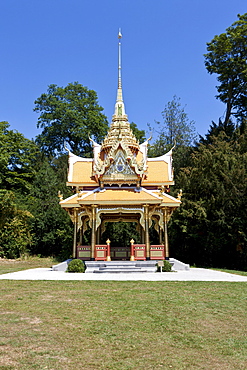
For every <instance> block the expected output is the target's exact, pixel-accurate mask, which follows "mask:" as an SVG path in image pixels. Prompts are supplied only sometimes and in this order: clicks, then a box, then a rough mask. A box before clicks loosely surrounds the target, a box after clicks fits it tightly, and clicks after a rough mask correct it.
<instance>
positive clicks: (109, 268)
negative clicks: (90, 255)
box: [85, 261, 157, 274]
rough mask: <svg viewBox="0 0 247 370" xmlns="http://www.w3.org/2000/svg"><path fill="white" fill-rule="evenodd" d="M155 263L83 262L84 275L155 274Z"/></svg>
mask: <svg viewBox="0 0 247 370" xmlns="http://www.w3.org/2000/svg"><path fill="white" fill-rule="evenodd" d="M156 263H157V261H110V262H106V261H85V264H86V266H87V268H86V271H85V273H92V272H93V273H117V274H119V273H135V272H138V273H140V272H156V270H157V268H156V266H155V265H156Z"/></svg>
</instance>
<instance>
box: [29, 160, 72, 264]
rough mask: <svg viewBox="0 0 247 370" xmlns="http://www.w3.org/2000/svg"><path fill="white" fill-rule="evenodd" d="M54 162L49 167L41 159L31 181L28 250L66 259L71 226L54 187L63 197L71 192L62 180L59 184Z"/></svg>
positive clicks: (68, 251)
mask: <svg viewBox="0 0 247 370" xmlns="http://www.w3.org/2000/svg"><path fill="white" fill-rule="evenodd" d="M58 162H59V163H58V165H57V166H56V167H54V168H53V166H51V164H50V163H49V162H48V160H47V159H46V160H44V163H43V164H42V166H41V167H40V170H39V171H38V172H37V174H36V176H35V179H34V182H33V187H32V191H31V196H30V197H29V209H30V211H31V212H32V214H33V216H34V218H33V220H32V230H33V234H34V236H33V244H32V249H31V252H32V253H35V254H41V255H43V256H51V255H56V256H62V257H64V258H66V257H69V255H70V254H71V251H72V235H73V229H72V223H71V221H70V218H69V216H68V215H67V213H66V212H64V210H63V209H62V208H61V207H60V205H59V199H58V190H60V191H62V193H63V194H64V195H65V196H69V195H71V193H70V190H69V189H66V186H65V182H63V183H61V173H60V169H59V167H60V160H58ZM57 174H58V175H57ZM62 174H63V171H62Z"/></svg>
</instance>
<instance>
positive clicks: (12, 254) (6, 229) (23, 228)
mask: <svg viewBox="0 0 247 370" xmlns="http://www.w3.org/2000/svg"><path fill="white" fill-rule="evenodd" d="M31 219H32V215H31V213H30V212H28V211H26V210H21V209H19V208H18V206H17V204H16V199H15V194H14V193H13V192H12V191H8V190H6V189H0V257H4V258H18V257H20V256H21V255H22V254H24V253H25V252H28V249H29V248H30V245H31V242H32V235H31V232H30V230H31V228H30V220H31Z"/></svg>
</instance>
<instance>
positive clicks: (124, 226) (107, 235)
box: [102, 221, 140, 247]
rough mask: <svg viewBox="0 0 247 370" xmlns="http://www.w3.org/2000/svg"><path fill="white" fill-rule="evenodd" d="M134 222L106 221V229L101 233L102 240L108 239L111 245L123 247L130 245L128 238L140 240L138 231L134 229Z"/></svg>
mask: <svg viewBox="0 0 247 370" xmlns="http://www.w3.org/2000/svg"><path fill="white" fill-rule="evenodd" d="M136 226H137V224H136V223H135V222H121V221H119V222H107V224H106V230H105V232H104V233H103V235H102V240H107V239H110V241H111V246H118V247H125V246H126V245H130V240H131V239H134V240H135V242H136V243H139V242H140V233H139V232H138V231H137V229H136Z"/></svg>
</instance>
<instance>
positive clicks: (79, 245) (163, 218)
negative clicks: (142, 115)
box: [60, 32, 181, 261]
mask: <svg viewBox="0 0 247 370" xmlns="http://www.w3.org/2000/svg"><path fill="white" fill-rule="evenodd" d="M121 37H122V35H121V33H120V32H119V35H118V39H119V42H118V48H119V49H118V89H117V99H116V104H115V110H114V114H113V116H112V122H111V125H110V128H109V131H108V134H107V136H106V137H105V138H104V140H103V142H102V143H101V144H98V143H96V142H95V141H94V140H93V139H90V140H91V142H92V146H93V158H82V157H79V156H76V155H74V154H73V153H71V152H70V151H69V169H68V181H67V185H68V186H71V187H72V188H73V189H74V190H75V194H74V195H72V196H70V197H69V198H67V199H62V196H60V205H61V207H62V208H64V209H65V210H66V211H67V212H68V214H69V216H70V217H71V220H72V222H73V223H74V243H73V258H80V259H82V260H97V261H100V260H101V261H111V260H114V259H122V260H127V259H129V260H131V261H135V260H150V259H152V260H159V259H160V260H161V259H169V246H168V236H167V223H168V221H169V219H170V217H171V215H172V213H173V211H174V210H175V209H176V208H177V207H179V206H180V204H181V200H180V197H179V196H178V198H174V197H172V196H170V195H169V194H168V193H169V187H170V186H171V185H174V179H173V168H172V150H170V151H169V152H168V153H165V154H164V155H162V156H160V157H156V158H148V155H147V148H148V141H149V140H146V141H145V142H144V143H142V144H139V142H138V141H137V139H136V137H135V135H134V134H133V132H132V130H131V128H130V123H129V122H128V116H127V114H126V113H125V105H124V101H123V93H122V78H121ZM118 221H123V222H135V223H136V224H137V226H138V228H139V230H140V240H141V243H140V244H136V243H135V241H134V240H133V239H132V240H130V241H129V244H128V245H126V246H124V247H116V246H115V247H114V248H112V247H111V245H110V240H109V239H108V240H107V241H105V240H102V234H103V232H104V231H105V225H106V223H107V222H118ZM152 225H154V228H155V230H156V232H157V233H158V238H159V243H157V244H156V245H150V238H149V234H150V228H151V226H152ZM88 228H90V229H91V243H90V245H84V244H83V242H82V241H83V235H84V233H85V231H86V230H88ZM87 244H89V243H87Z"/></svg>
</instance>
